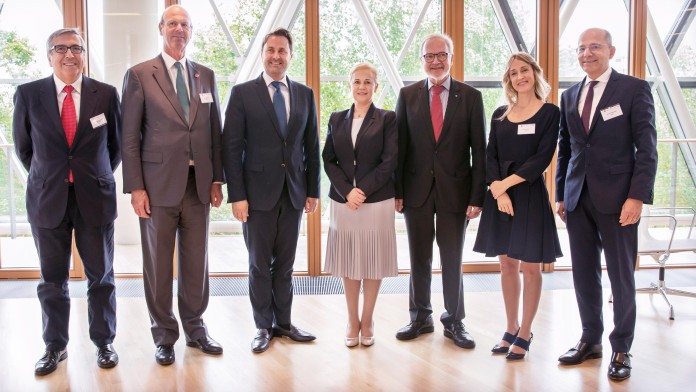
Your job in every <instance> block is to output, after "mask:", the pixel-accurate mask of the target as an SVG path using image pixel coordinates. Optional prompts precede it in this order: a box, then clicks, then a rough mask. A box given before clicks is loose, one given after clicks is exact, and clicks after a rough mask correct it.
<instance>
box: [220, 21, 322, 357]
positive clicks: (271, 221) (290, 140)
mask: <svg viewBox="0 0 696 392" xmlns="http://www.w3.org/2000/svg"><path fill="white" fill-rule="evenodd" d="M261 56H262V60H263V69H264V71H263V73H262V74H261V76H259V77H258V78H256V79H254V80H250V81H248V82H246V83H242V84H238V85H236V86H234V87H233V88H232V92H231V93H230V102H229V104H228V105H227V112H226V114H225V126H224V128H223V133H222V145H223V162H224V166H225V176H226V177H227V184H228V185H227V191H228V193H229V199H228V201H229V202H231V203H232V213H233V215H234V217H235V218H236V219H238V220H239V221H241V222H242V229H243V231H244V241H245V243H246V246H247V249H248V250H249V299H250V300H251V307H252V309H253V311H254V322H255V323H256V328H257V331H256V336H255V337H254V339H253V340H252V343H251V350H252V351H253V352H255V353H261V352H264V351H266V350H267V349H268V347H269V345H270V341H271V339H272V338H273V337H282V336H287V337H288V338H290V339H292V340H295V341H298V342H309V341H312V340H314V339H315V337H314V335H312V334H311V333H309V332H305V331H303V330H301V329H299V328H297V327H296V326H294V325H292V322H291V321H292V320H291V310H292V309H291V308H292V298H293V289H292V271H293V264H294V263H295V252H296V249H297V240H298V236H299V232H300V222H301V220H302V210H303V209H304V211H305V212H306V213H312V212H314V211H315V210H316V208H317V204H318V201H319V200H318V199H319V178H320V177H319V176H320V172H319V133H318V131H317V112H316V106H315V103H314V93H313V92H312V90H311V89H310V88H308V87H307V86H304V85H301V84H299V83H297V82H294V81H292V80H290V79H289V78H288V77H287V75H286V72H287V69H288V66H289V65H290V60H291V59H292V37H291V35H290V32H289V31H288V30H286V29H282V28H281V29H277V30H275V31H273V32H271V33H269V34H267V35H266V36H265V37H264V40H263V51H262V52H261Z"/></svg>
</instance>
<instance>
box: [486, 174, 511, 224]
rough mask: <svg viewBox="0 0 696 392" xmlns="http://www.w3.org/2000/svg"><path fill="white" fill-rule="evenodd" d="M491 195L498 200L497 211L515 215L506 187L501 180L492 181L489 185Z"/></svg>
mask: <svg viewBox="0 0 696 392" xmlns="http://www.w3.org/2000/svg"><path fill="white" fill-rule="evenodd" d="M489 189H490V191H491V195H493V198H494V199H495V201H497V202H498V211H500V212H502V213H505V214H508V215H510V216H515V210H514V209H513V208H512V200H511V199H510V195H508V194H507V190H508V187H507V186H506V185H505V183H504V182H503V181H493V182H492V183H491V185H490V186H489Z"/></svg>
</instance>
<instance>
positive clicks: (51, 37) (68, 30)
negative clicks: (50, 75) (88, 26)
mask: <svg viewBox="0 0 696 392" xmlns="http://www.w3.org/2000/svg"><path fill="white" fill-rule="evenodd" d="M63 34H74V35H76V36H78V37H79V38H80V45H82V47H84V46H85V40H84V39H83V38H82V34H81V33H80V30H78V29H75V28H65V29H58V30H56V31H54V32H53V33H51V35H49V36H48V39H47V40H46V53H49V54H50V53H51V48H52V47H53V40H54V39H56V38H58V37H60V36H61V35H63Z"/></svg>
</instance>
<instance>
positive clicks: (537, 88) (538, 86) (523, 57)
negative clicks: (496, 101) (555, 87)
mask: <svg viewBox="0 0 696 392" xmlns="http://www.w3.org/2000/svg"><path fill="white" fill-rule="evenodd" d="M515 60H519V61H522V62H523V63H526V64H528V65H529V66H531V67H532V70H533V71H534V95H535V96H536V97H537V98H538V99H540V100H542V101H545V100H546V97H547V96H548V95H549V91H551V86H549V84H548V83H547V82H546V79H544V71H543V70H542V69H541V67H540V66H539V64H537V62H536V60H534V57H532V56H530V55H529V54H527V53H525V52H519V53H515V54H513V55H512V56H510V60H508V62H507V66H506V67H505V74H503V91H504V92H505V103H507V110H505V113H503V115H502V116H500V117H499V118H498V120H504V119H505V117H507V115H508V114H510V111H512V107H513V106H515V104H517V91H515V89H514V88H513V87H512V81H511V80H510V67H512V63H513V62H514V61H515Z"/></svg>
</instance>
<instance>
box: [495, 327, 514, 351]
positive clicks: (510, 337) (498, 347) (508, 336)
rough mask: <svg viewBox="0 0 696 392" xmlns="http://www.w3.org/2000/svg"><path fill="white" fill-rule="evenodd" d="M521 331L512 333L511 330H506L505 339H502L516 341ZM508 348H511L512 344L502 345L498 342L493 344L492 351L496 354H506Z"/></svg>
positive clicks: (511, 342) (509, 341)
mask: <svg viewBox="0 0 696 392" xmlns="http://www.w3.org/2000/svg"><path fill="white" fill-rule="evenodd" d="M519 332H520V330H519V329H518V330H517V332H515V334H514V335H513V334H511V333H509V332H505V334H504V335H503V339H502V340H503V341H504V342H508V343H510V344H513V343H514V342H515V338H517V334H518V333H519ZM508 350H510V346H501V345H499V344H496V345H495V346H493V348H492V349H491V352H492V353H495V354H505V353H507V352H508Z"/></svg>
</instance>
